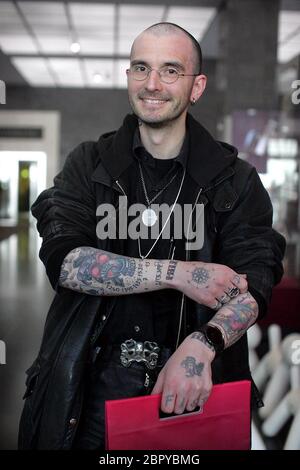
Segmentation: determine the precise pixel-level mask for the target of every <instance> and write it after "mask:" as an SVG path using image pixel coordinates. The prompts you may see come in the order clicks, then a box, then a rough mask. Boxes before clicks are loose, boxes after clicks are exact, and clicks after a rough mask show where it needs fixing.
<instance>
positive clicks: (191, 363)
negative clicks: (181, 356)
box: [180, 356, 204, 377]
mask: <svg viewBox="0 0 300 470" xmlns="http://www.w3.org/2000/svg"><path fill="white" fill-rule="evenodd" d="M180 365H181V367H183V368H184V369H185V376H186V377H194V376H195V375H198V376H199V377H200V376H201V374H202V371H203V368H204V364H203V362H199V363H198V364H197V362H196V359H195V358H194V357H191V356H187V357H186V358H185V360H184V361H182V363H181V364H180Z"/></svg>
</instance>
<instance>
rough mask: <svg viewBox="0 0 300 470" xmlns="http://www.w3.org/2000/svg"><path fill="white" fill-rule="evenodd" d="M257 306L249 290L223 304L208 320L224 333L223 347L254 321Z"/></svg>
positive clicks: (233, 340) (235, 339)
mask: <svg viewBox="0 0 300 470" xmlns="http://www.w3.org/2000/svg"><path fill="white" fill-rule="evenodd" d="M257 315H258V306H257V303H256V302H255V300H254V299H253V297H252V296H251V294H250V293H249V292H246V293H245V294H240V295H239V296H238V297H236V298H235V299H232V300H231V301H230V302H229V303H228V304H226V305H224V306H223V307H222V308H220V310H219V311H218V312H217V313H216V315H215V316H214V317H213V318H212V319H211V320H210V321H209V323H210V324H212V325H216V326H218V327H220V328H221V330H222V331H223V333H224V335H225V347H226V348H227V347H228V346H231V345H232V344H233V343H235V342H236V341H237V340H238V339H240V338H241V336H242V335H243V334H244V333H245V332H246V331H247V329H248V328H249V327H250V326H251V325H252V324H253V323H254V322H255V320H256V318H257Z"/></svg>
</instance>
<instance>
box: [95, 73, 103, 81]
mask: <svg viewBox="0 0 300 470" xmlns="http://www.w3.org/2000/svg"><path fill="white" fill-rule="evenodd" d="M93 82H94V83H101V82H103V77H102V75H101V74H100V73H94V75H93Z"/></svg>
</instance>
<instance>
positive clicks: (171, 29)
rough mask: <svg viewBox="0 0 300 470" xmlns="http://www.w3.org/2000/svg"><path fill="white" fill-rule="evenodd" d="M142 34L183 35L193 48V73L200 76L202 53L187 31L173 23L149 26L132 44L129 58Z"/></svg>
mask: <svg viewBox="0 0 300 470" xmlns="http://www.w3.org/2000/svg"><path fill="white" fill-rule="evenodd" d="M144 34H154V35H155V36H164V35H167V34H183V35H185V36H187V37H188V39H189V40H190V42H191V45H192V47H193V52H194V54H193V64H194V73H196V74H200V73H201V68H202V51H201V47H200V44H199V43H198V41H197V40H196V39H195V38H194V36H192V35H191V34H190V33H189V32H188V31H186V30H185V29H183V28H181V26H178V25H177V24H174V23H166V22H164V23H156V24H154V25H152V26H149V28H147V29H145V31H143V32H142V33H141V34H140V35H139V36H138V37H137V38H136V39H135V41H134V42H133V45H132V48H131V53H130V56H131V55H132V51H133V49H134V45H135V42H136V40H137V39H138V38H139V37H140V36H142V35H144Z"/></svg>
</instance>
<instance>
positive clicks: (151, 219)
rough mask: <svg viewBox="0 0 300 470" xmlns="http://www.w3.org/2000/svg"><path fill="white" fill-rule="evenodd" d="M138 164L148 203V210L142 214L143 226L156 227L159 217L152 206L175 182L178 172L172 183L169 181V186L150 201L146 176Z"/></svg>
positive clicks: (171, 180) (166, 185)
mask: <svg viewBox="0 0 300 470" xmlns="http://www.w3.org/2000/svg"><path fill="white" fill-rule="evenodd" d="M138 163H139V169H140V175H141V181H142V187H143V191H144V195H145V198H146V201H147V209H145V210H144V211H143V213H142V221H143V224H144V225H146V227H152V225H154V224H155V222H156V221H157V215H156V214H155V211H154V210H153V209H151V207H150V205H151V204H152V202H154V201H155V200H156V199H157V198H158V197H159V196H160V195H161V194H162V193H163V192H164V190H165V189H167V188H168V186H170V184H171V183H172V182H173V181H174V179H175V178H176V176H177V175H178V171H176V173H175V174H174V175H173V176H172V178H171V179H170V181H168V182H167V184H165V186H164V187H163V188H162V189H161V190H160V191H158V193H157V194H156V195H155V196H154V197H153V198H152V199H149V196H148V193H147V188H146V183H145V179H144V175H143V171H142V166H141V163H140V162H138Z"/></svg>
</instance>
